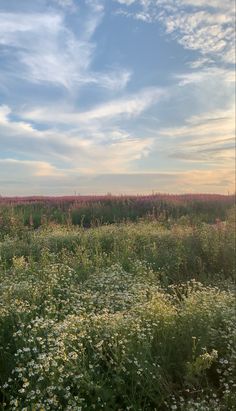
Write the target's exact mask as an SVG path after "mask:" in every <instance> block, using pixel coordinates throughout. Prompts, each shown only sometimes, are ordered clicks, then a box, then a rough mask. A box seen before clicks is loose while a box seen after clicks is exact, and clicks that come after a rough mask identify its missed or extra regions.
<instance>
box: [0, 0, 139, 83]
mask: <svg viewBox="0 0 236 411" xmlns="http://www.w3.org/2000/svg"><path fill="white" fill-rule="evenodd" d="M69 4H70V2H69V3H68V5H69ZM95 6H96V4H95V3H94V4H93V5H91V6H90V7H89V8H88V12H87V16H86V18H85V19H83V20H81V21H80V20H79V19H80V14H79V12H78V13H77V14H78V24H79V25H80V27H81V30H80V34H79V36H78V35H75V34H74V32H73V31H72V29H71V28H70V27H68V26H67V25H66V21H65V14H63V13H59V11H58V9H55V10H51V11H50V12H49V13H28V14H27V13H24V14H23V13H3V12H2V13H0V46H2V47H5V48H7V50H8V51H9V52H10V53H11V55H12V56H13V53H12V51H13V50H14V60H15V61H14V64H13V65H11V68H10V73H11V74H12V75H13V76H15V77H20V78H22V79H23V80H24V81H31V82H34V83H48V84H52V85H56V86H58V85H59V86H63V87H65V88H66V89H68V90H71V91H73V90H74V88H75V87H78V86H81V85H83V84H89V83H93V84H96V85H98V86H100V87H104V88H108V89H111V90H115V89H122V88H125V87H126V85H127V83H128V81H129V80H130V77H131V72H130V71H129V70H127V69H122V68H121V67H117V68H115V69H113V70H110V71H104V72H101V73H96V72H93V71H92V70H91V64H92V61H93V57H94V52H95V47H96V44H95V43H94V42H93V41H92V36H93V34H94V32H95V30H96V29H97V27H98V26H99V24H100V23H101V21H102V18H103V7H102V6H99V5H98V4H97V6H96V7H95ZM2 70H3V73H4V69H2ZM0 72H1V70H0ZM4 74H5V81H8V76H9V71H8V72H5V73H4ZM2 77H3V79H4V76H2Z"/></svg>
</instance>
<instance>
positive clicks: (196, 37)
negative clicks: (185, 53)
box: [117, 0, 235, 63]
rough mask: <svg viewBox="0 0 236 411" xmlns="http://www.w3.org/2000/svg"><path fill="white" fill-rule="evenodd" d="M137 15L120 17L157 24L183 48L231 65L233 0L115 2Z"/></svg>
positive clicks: (232, 53)
mask: <svg viewBox="0 0 236 411" xmlns="http://www.w3.org/2000/svg"><path fill="white" fill-rule="evenodd" d="M117 1H118V3H120V4H125V5H126V6H129V5H131V4H133V3H135V4H136V5H137V6H139V11H131V12H130V13H129V12H127V11H126V10H125V11H124V14H125V15H127V16H131V15H132V16H133V17H134V18H136V19H142V20H144V21H146V22H154V21H159V22H161V23H162V24H163V26H164V27H165V30H166V33H167V34H169V35H171V36H172V37H173V38H175V39H176V40H177V41H178V42H179V43H180V44H181V45H182V46H183V47H184V48H186V49H190V50H198V51H199V52H200V53H201V54H202V55H203V56H204V57H209V56H210V58H211V59H213V60H214V59H217V60H221V61H222V62H224V63H234V61H235V53H234V50H235V35H234V13H233V10H234V7H235V5H234V0H226V1H221V0H210V1H207V0H135V1H132V2H129V1H121V0H117Z"/></svg>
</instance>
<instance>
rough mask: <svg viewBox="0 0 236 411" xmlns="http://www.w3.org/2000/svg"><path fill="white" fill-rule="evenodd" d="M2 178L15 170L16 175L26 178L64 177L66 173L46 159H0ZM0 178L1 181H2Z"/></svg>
mask: <svg viewBox="0 0 236 411" xmlns="http://www.w3.org/2000/svg"><path fill="white" fill-rule="evenodd" d="M0 168H1V180H2V179H3V181H5V179H6V177H7V175H8V174H9V172H10V173H11V171H14V172H15V173H16V174H15V176H17V177H18V176H19V174H18V173H19V170H20V176H21V179H25V178H26V177H27V176H29V175H30V176H32V177H63V176H64V173H63V172H62V171H61V170H58V169H57V168H56V167H54V166H52V165H51V164H50V163H47V162H45V161H32V160H16V159H13V158H5V159H0ZM1 180H0V181H1Z"/></svg>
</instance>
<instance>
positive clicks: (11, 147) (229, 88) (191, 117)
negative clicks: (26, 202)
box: [0, 0, 235, 195]
mask: <svg viewBox="0 0 236 411" xmlns="http://www.w3.org/2000/svg"><path fill="white" fill-rule="evenodd" d="M234 7H235V6H234V1H233V0H224V1H222V0H34V1H31V0H20V1H19V0H0V194H1V195H36V194H45V195H50V194H51V195H61V194H64V195H66V194H73V193H75V192H77V193H80V194H103V193H106V192H112V193H114V194H115V193H123V194H129V193H130V194H134V193H149V192H152V191H156V192H171V193H183V192H208V193H210V192H216V193H228V192H233V191H234V190H235V189H234V182H235V181H234V135H235V129H234V127H235V126H234V123H235V121H234V101H235V94H234V77H235V75H234V58H235V54H234V46H235V44H234V41H235V40H234Z"/></svg>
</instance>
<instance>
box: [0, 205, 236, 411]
mask: <svg viewBox="0 0 236 411" xmlns="http://www.w3.org/2000/svg"><path fill="white" fill-rule="evenodd" d="M233 217H234V214H233V212H231V214H228V219H227V220H226V221H225V222H219V221H218V222H217V223H216V224H212V225H210V224H207V223H205V222H202V223H199V222H198V224H197V225H196V224H190V222H189V221H188V220H186V219H181V220H179V219H177V220H176V221H175V222H172V223H171V224H167V223H166V222H163V221H162V222H160V221H159V222H158V221H156V220H152V221H150V219H149V221H148V220H143V221H137V222H135V223H119V224H113V225H104V226H98V227H93V228H89V229H85V228H83V227H73V226H72V225H67V226H62V225H55V224H52V225H49V226H42V227H41V228H40V230H33V229H32V228H28V227H24V226H23V225H21V224H20V223H19V221H16V220H14V221H12V227H10V228H11V229H8V231H7V232H6V231H5V234H4V235H2V241H1V243H0V257H1V269H0V284H1V289H0V293H1V296H0V409H2V410H7V411H10V410H17V411H22V410H23V411H36V410H40V411H43V410H45V411H47V410H49V411H50V410H55V411H56V410H66V411H67V410H68V411H69V410H71V411H79V410H82V411H84V410H89V411H90V410H95V411H100V410H107V411H124V410H133V411H151V410H156V411H159V410H160V411H168V410H177V411H185V410H186V411H213V410H214V411H228V410H229V411H230V410H232V411H233V410H234V409H235V404H236V397H235V391H236V390H235V386H236V384H235V380H234V375H235V364H236V352H235V344H234V342H235V298H234V286H233V282H234V276H235V259H234V258H235V256H234V254H235V237H234V220H233ZM4 227H5V226H4ZM14 227H15V228H16V229H14Z"/></svg>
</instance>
